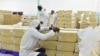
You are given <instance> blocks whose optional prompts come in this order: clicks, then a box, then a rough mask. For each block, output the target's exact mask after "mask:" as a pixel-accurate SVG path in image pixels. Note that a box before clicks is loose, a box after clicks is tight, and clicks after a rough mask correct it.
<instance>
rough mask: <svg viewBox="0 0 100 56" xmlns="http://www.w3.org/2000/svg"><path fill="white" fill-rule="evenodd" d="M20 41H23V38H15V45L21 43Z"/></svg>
mask: <svg viewBox="0 0 100 56" xmlns="http://www.w3.org/2000/svg"><path fill="white" fill-rule="evenodd" d="M20 42H21V38H16V37H15V38H14V40H13V44H15V45H20Z"/></svg>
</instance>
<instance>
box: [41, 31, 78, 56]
mask: <svg viewBox="0 0 100 56" xmlns="http://www.w3.org/2000/svg"><path fill="white" fill-rule="evenodd" d="M77 38H78V37H77V31H67V30H66V31H65V30H64V31H63V30H61V31H60V32H59V33H56V35H54V36H53V37H51V38H49V39H47V40H45V41H42V42H41V45H42V47H44V48H45V49H46V54H47V55H48V56H73V55H74V56H78V52H76V51H75V50H76V46H77V45H76V44H77Z"/></svg>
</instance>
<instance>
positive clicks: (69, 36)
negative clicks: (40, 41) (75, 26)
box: [58, 32, 78, 42]
mask: <svg viewBox="0 0 100 56" xmlns="http://www.w3.org/2000/svg"><path fill="white" fill-rule="evenodd" d="M77 37H78V36H77V34H76V32H60V34H59V37H58V41H66V42H76V41H77Z"/></svg>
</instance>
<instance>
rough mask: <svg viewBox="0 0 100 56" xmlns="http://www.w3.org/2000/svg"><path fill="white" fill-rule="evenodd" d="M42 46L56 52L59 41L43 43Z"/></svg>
mask: <svg viewBox="0 0 100 56" xmlns="http://www.w3.org/2000/svg"><path fill="white" fill-rule="evenodd" d="M41 45H42V47H44V48H46V49H52V50H56V47H57V41H42V42H41Z"/></svg>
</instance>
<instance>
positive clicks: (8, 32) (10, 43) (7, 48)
mask: <svg viewBox="0 0 100 56" xmlns="http://www.w3.org/2000/svg"><path fill="white" fill-rule="evenodd" d="M26 28H27V27H24V26H23V27H14V26H11V25H9V26H7V25H6V26H3V25H1V28H0V42H1V48H0V49H1V53H4V54H6V53H7V52H10V53H12V54H13V55H14V56H18V53H19V49H20V41H21V38H22V36H23V33H24V32H25V29H26Z"/></svg>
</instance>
